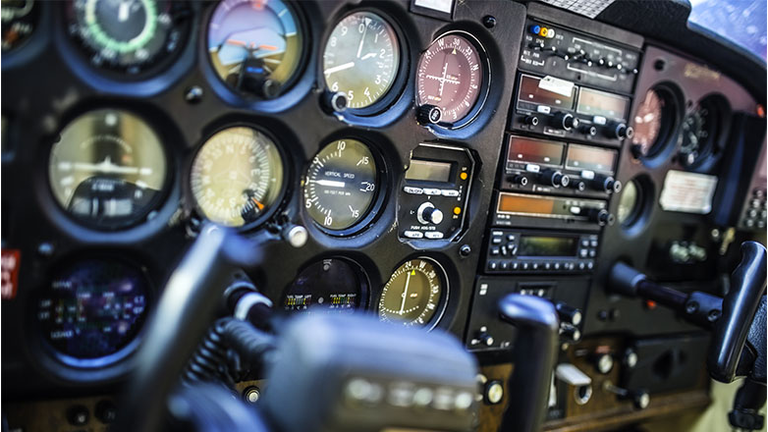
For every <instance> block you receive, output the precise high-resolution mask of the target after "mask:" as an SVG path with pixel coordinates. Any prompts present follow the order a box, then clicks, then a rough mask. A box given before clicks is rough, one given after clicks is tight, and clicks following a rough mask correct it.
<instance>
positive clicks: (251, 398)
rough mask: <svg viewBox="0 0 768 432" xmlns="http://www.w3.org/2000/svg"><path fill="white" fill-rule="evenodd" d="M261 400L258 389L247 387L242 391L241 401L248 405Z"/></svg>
mask: <svg viewBox="0 0 768 432" xmlns="http://www.w3.org/2000/svg"><path fill="white" fill-rule="evenodd" d="M260 398H261V391H260V390H259V388H258V387H248V388H247V389H245V391H243V400H245V401H246V402H248V403H249V404H255V403H256V402H258V401H259V399H260Z"/></svg>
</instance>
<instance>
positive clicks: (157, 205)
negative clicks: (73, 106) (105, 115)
mask: <svg viewBox="0 0 768 432" xmlns="http://www.w3.org/2000/svg"><path fill="white" fill-rule="evenodd" d="M98 111H117V112H122V113H127V114H129V115H132V116H134V117H136V118H137V119H139V120H140V121H141V122H142V123H144V124H145V125H146V126H147V127H148V128H149V130H150V131H151V132H152V133H153V134H155V136H156V137H157V139H158V142H159V145H160V150H161V151H162V153H163V156H164V157H165V178H164V179H163V185H162V188H161V189H160V190H159V191H158V193H157V195H156V196H155V197H153V198H152V201H151V202H150V204H148V205H147V206H146V208H145V209H144V210H143V211H142V212H140V213H137V214H136V216H134V217H133V218H131V219H130V220H126V221H124V222H118V223H109V224H106V225H104V224H98V223H96V222H94V221H91V220H88V219H82V218H79V217H77V216H75V215H73V214H72V213H70V212H69V211H68V210H67V209H66V208H64V206H63V205H62V204H61V203H60V202H59V200H58V199H57V198H56V196H55V195H54V194H53V190H52V189H51V180H52V179H51V175H50V164H51V157H52V155H53V148H54V147H55V146H56V145H57V144H59V143H60V142H61V133H62V132H63V131H64V129H66V128H67V127H68V126H70V125H71V124H72V123H74V122H75V121H77V120H79V119H81V118H83V117H86V116H88V115H90V114H93V113H95V112H98ZM62 120H63V121H62V122H61V123H60V124H59V127H58V128H57V131H56V134H55V135H54V139H52V140H51V141H50V142H49V143H48V145H47V146H45V147H44V149H45V150H46V151H47V153H46V157H45V175H44V178H45V187H46V191H47V195H48V196H49V197H50V199H51V201H52V202H53V204H54V206H55V207H56V208H57V209H58V210H60V211H61V212H62V213H63V214H64V215H65V217H66V218H67V219H68V220H71V221H73V222H74V223H76V224H77V225H79V226H82V227H85V228H88V229H89V230H93V231H96V232H99V233H114V232H123V231H127V230H130V229H132V228H135V227H138V226H141V225H144V224H145V223H146V222H147V221H148V220H150V219H154V218H150V217H149V216H150V215H151V214H153V212H158V213H159V212H160V210H161V209H162V208H163V207H164V205H165V203H167V201H168V197H169V194H170V191H171V189H172V185H173V179H174V176H175V164H174V162H173V161H172V154H173V153H172V152H171V151H170V149H169V148H168V144H167V143H166V141H167V138H168V137H167V133H163V132H160V131H161V130H163V129H159V128H157V127H155V123H154V122H153V121H150V120H148V118H147V117H146V116H144V115H142V114H139V113H138V110H135V109H131V108H127V107H124V106H121V107H108V106H96V107H92V108H91V109H87V110H77V111H76V112H74V113H73V115H72V116H67V117H64V118H63V119H62Z"/></svg>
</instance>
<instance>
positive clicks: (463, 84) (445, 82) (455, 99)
mask: <svg viewBox="0 0 768 432" xmlns="http://www.w3.org/2000/svg"><path fill="white" fill-rule="evenodd" d="M485 58H486V55H485V52H484V51H483V50H482V46H481V45H480V43H479V42H477V41H476V39H474V38H473V37H472V36H471V35H469V34H468V33H464V32H452V33H448V34H445V35H443V36H441V37H440V38H438V39H437V40H436V41H434V42H433V43H432V45H430V46H429V48H427V50H426V51H425V52H424V53H423V54H422V55H421V58H420V59H419V65H418V68H417V72H416V86H417V87H416V90H417V92H416V97H417V99H416V103H417V104H418V105H434V106H437V107H438V108H440V110H441V112H442V116H441V120H440V124H442V125H446V126H452V127H459V126H462V125H464V124H466V123H468V122H469V121H471V120H472V119H473V118H474V115H476V114H477V112H478V111H479V108H480V106H481V105H482V102H484V98H485V94H484V92H485V88H484V85H486V84H487V83H485V82H484V81H485V80H486V79H487V78H486V74H487V73H488V67H487V65H486V62H485Z"/></svg>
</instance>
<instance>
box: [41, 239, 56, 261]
mask: <svg viewBox="0 0 768 432" xmlns="http://www.w3.org/2000/svg"><path fill="white" fill-rule="evenodd" d="M53 251H54V248H53V245H52V244H50V243H48V242H44V243H40V245H39V246H37V253H39V254H40V256H43V257H46V258H50V257H51V256H52V255H53Z"/></svg>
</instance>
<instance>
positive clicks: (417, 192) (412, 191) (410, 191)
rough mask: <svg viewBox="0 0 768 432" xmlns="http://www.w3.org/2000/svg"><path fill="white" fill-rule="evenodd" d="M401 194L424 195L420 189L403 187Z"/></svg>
mask: <svg viewBox="0 0 768 432" xmlns="http://www.w3.org/2000/svg"><path fill="white" fill-rule="evenodd" d="M403 192H405V193H407V194H411V195H421V194H423V193H424V190H423V189H422V188H420V187H413V186H405V187H403Z"/></svg>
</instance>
